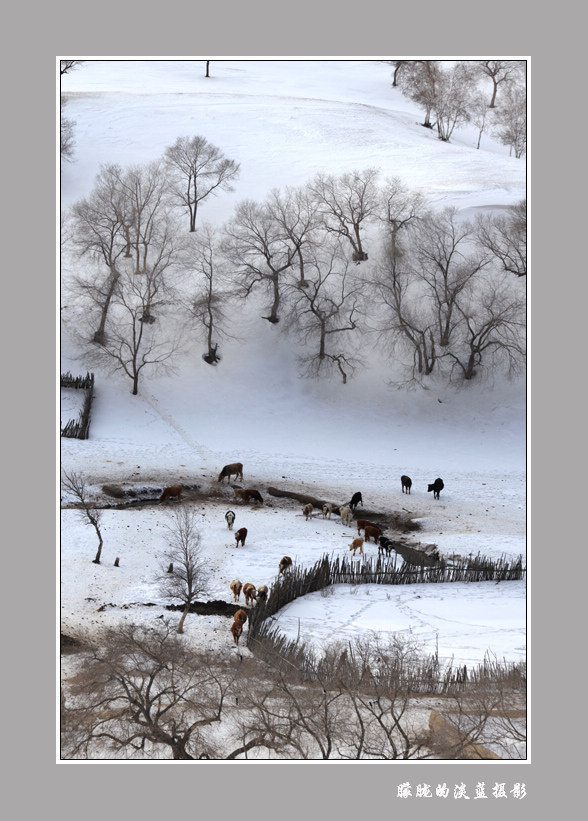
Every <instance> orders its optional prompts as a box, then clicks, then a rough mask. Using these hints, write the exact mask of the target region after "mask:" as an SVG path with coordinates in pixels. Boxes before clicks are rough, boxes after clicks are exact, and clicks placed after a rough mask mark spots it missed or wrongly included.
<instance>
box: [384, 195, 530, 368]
mask: <svg viewBox="0 0 588 821" xmlns="http://www.w3.org/2000/svg"><path fill="white" fill-rule="evenodd" d="M491 261H492V257H491V255H490V254H488V253H486V249H485V248H483V247H482V248H481V247H480V245H479V244H478V243H477V242H476V229H475V227H474V226H473V225H472V224H470V223H469V222H467V221H464V220H463V219H461V218H460V217H459V215H458V213H457V212H456V210H455V209H445V210H444V211H442V212H439V213H430V214H428V215H426V216H424V217H421V218H420V219H419V220H418V221H416V222H415V223H414V225H413V227H412V228H411V229H410V242H409V243H407V245H406V248H405V251H404V253H403V255H402V256H401V257H399V256H398V254H397V253H396V254H395V253H393V252H392V250H390V251H389V252H388V254H387V255H385V257H384V260H383V262H382V263H381V264H380V265H379V266H377V268H376V269H375V276H374V279H373V283H372V284H373V287H374V288H375V291H376V294H377V296H378V299H379V302H380V304H381V305H382V306H383V309H384V310H383V312H382V318H381V319H380V320H379V321H378V322H377V323H376V327H375V330H377V331H378V332H379V335H380V338H381V339H382V340H383V341H384V343H385V344H386V345H387V346H388V347H389V349H390V350H391V352H395V353H396V354H398V351H399V350H400V351H402V350H407V351H408V353H409V355H410V356H411V360H410V361H409V362H408V363H405V364H406V365H407V367H408V369H409V375H410V378H411V379H415V378H420V377H422V376H427V375H429V374H431V373H433V371H434V370H438V371H439V372H440V374H444V375H445V376H446V377H447V378H449V379H451V378H453V377H454V376H455V375H457V374H459V376H460V378H461V379H465V380H470V379H472V378H473V377H474V376H476V375H479V374H481V373H482V372H488V373H489V372H491V371H494V370H496V369H500V368H505V369H506V371H507V372H508V373H514V372H516V371H517V370H518V369H519V368H520V367H521V365H522V362H523V361H524V322H525V308H524V296H525V295H524V290H522V291H521V289H520V288H519V289H517V288H515V287H514V285H511V286H510V287H509V286H508V282H507V280H506V279H505V278H504V277H501V276H500V275H499V274H496V273H493V272H492V271H488V270H487V269H488V266H489V265H490V263H491ZM482 274H483V275H482Z"/></svg>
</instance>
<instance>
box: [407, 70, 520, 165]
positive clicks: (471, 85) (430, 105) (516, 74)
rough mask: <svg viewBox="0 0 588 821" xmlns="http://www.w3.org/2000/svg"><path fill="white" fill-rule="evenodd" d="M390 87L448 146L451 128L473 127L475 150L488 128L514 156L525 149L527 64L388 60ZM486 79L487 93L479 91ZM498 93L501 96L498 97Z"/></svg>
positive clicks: (452, 129)
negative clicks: (448, 64)
mask: <svg viewBox="0 0 588 821" xmlns="http://www.w3.org/2000/svg"><path fill="white" fill-rule="evenodd" d="M391 62H392V65H393V66H394V73H393V81H392V85H393V86H397V87H399V88H400V90H401V91H402V93H403V94H404V95H405V96H407V97H408V98H409V99H411V100H412V101H413V102H414V103H416V104H417V105H418V106H420V107H422V108H423V109H424V111H425V118H424V121H423V123H422V124H423V125H424V126H426V127H427V128H436V129H437V134H438V136H439V139H440V140H442V141H443V142H448V141H449V139H450V137H451V136H452V134H453V132H454V130H455V128H457V127H459V126H461V125H464V124H465V123H472V124H473V125H474V126H475V127H476V128H477V129H478V146H477V147H478V148H479V147H480V142H481V138H482V134H483V132H484V130H485V128H486V127H487V126H488V125H489V126H490V129H491V131H492V133H493V134H494V135H495V136H496V138H497V139H498V140H499V141H500V142H501V143H502V144H503V145H506V146H508V148H509V149H510V151H511V153H514V155H515V157H517V158H520V157H522V156H523V155H524V154H525V153H526V150H527V113H526V112H527V100H526V62H525V61H524V60H459V61H457V62H456V63H455V64H453V65H452V66H451V67H446V66H445V65H444V61H443V60H392V61H391ZM481 79H486V80H490V82H491V92H490V93H489V94H488V93H486V92H484V90H482V89H481V87H480V86H481V82H480V81H481ZM499 91H500V93H499Z"/></svg>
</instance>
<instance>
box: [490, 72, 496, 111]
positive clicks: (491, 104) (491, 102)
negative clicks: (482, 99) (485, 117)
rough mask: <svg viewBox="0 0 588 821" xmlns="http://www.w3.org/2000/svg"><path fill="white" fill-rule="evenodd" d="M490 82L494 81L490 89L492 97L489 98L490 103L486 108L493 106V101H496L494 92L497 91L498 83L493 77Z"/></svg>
mask: <svg viewBox="0 0 588 821" xmlns="http://www.w3.org/2000/svg"><path fill="white" fill-rule="evenodd" d="M492 82H493V83H494V89H493V90H492V99H491V100H490V105H489V106H488V108H494V103H495V102H496V92H497V91H498V84H497V83H496V81H495V80H494V78H492Z"/></svg>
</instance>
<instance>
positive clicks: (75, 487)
mask: <svg viewBox="0 0 588 821" xmlns="http://www.w3.org/2000/svg"><path fill="white" fill-rule="evenodd" d="M61 485H62V487H63V489H64V490H65V491H66V493H71V495H72V496H73V497H74V499H75V500H76V501H77V502H78V504H79V505H80V515H81V516H82V518H83V519H85V520H86V524H88V525H90V526H91V527H93V528H94V531H95V532H96V536H97V537H98V551H97V553H96V556H95V557H94V559H93V560H92V561H93V562H94V564H100V557H101V555H102V547H103V545H104V540H103V538H102V531H101V529H100V522H101V519H102V510H101V509H100V508H97V507H95V506H94V505H92V504H91V503H90V500H89V498H88V487H87V485H86V480H85V479H84V477H83V476H82V474H80V473H76V472H73V471H72V472H70V473H68V472H67V471H65V470H64V471H63V478H62V480H61Z"/></svg>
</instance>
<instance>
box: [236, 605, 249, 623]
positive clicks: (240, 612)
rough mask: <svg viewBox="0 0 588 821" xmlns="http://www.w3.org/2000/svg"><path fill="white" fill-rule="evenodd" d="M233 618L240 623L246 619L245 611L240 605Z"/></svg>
mask: <svg viewBox="0 0 588 821" xmlns="http://www.w3.org/2000/svg"><path fill="white" fill-rule="evenodd" d="M233 618H234V619H235V621H240V622H241V624H245V622H246V621H247V611H246V610H243V608H242V607H241V608H240V609H239V610H237V612H236V613H235V615H234V617H233Z"/></svg>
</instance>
